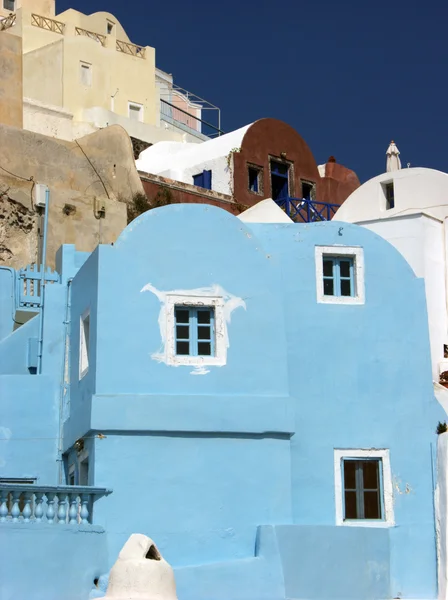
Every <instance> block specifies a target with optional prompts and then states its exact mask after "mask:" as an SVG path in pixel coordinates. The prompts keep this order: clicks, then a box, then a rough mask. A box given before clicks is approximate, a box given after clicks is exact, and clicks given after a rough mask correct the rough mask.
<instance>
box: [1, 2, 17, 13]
mask: <svg viewBox="0 0 448 600" xmlns="http://www.w3.org/2000/svg"><path fill="white" fill-rule="evenodd" d="M3 8H4V9H5V10H10V11H14V10H15V9H16V0H3Z"/></svg>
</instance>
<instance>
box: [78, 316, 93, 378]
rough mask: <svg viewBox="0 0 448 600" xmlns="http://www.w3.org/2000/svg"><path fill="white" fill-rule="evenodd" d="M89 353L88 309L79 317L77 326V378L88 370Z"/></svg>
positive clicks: (81, 376)
mask: <svg viewBox="0 0 448 600" xmlns="http://www.w3.org/2000/svg"><path fill="white" fill-rule="evenodd" d="M89 355H90V310H87V311H86V312H85V313H84V314H83V315H82V316H81V319H80V327H79V379H82V378H83V377H84V375H86V373H87V371H88V370H89Z"/></svg>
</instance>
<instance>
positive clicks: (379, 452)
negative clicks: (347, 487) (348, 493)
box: [334, 448, 395, 528]
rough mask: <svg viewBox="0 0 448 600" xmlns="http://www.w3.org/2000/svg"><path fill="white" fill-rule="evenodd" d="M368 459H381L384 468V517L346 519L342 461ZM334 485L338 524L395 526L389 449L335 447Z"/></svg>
mask: <svg viewBox="0 0 448 600" xmlns="http://www.w3.org/2000/svg"><path fill="white" fill-rule="evenodd" d="M346 458H348V459H359V460H363V459H368V458H375V459H380V460H381V468H382V490H381V492H382V494H383V498H382V506H383V508H384V518H383V519H347V520H344V501H343V496H342V495H343V493H344V475H343V471H342V461H343V460H344V459H346ZM334 487H335V500H336V525H343V526H344V527H380V528H381V527H393V526H394V525H395V521H394V498H393V487H392V471H391V468H390V454H389V450H388V449H385V448H382V449H378V448H370V449H361V448H357V449H353V448H350V449H335V451H334Z"/></svg>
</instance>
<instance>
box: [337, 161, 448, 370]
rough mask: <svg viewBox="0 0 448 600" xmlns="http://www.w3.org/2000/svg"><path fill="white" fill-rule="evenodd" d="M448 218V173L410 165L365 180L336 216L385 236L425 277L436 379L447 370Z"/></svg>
mask: <svg viewBox="0 0 448 600" xmlns="http://www.w3.org/2000/svg"><path fill="white" fill-rule="evenodd" d="M447 218H448V174H446V173H442V172H440V171H435V170H433V169H425V168H412V169H411V168H408V169H401V170H396V171H392V172H388V173H383V174H382V175H379V176H378V177H374V178H373V179H371V180H370V181H367V182H366V183H365V184H363V185H362V186H361V187H360V188H358V189H357V190H356V191H355V192H353V193H352V194H351V195H350V196H349V197H348V198H347V200H346V201H345V202H344V204H343V205H342V206H341V208H340V209H339V210H338V211H337V213H336V215H335V217H334V219H333V220H337V221H347V222H349V223H356V224H358V225H362V226H364V227H366V228H367V229H370V230H372V231H374V232H375V233H377V234H378V235H380V236H381V237H383V238H385V239H386V240H388V241H389V242H390V243H391V244H392V245H393V246H395V248H397V250H399V251H400V252H401V254H402V255H403V256H404V257H405V258H406V260H407V261H408V263H409V264H410V266H411V267H412V269H413V270H414V272H415V274H416V276H417V277H422V278H424V281H425V286H426V300H427V308H428V320H429V330H430V343H431V359H432V368H433V377H434V380H435V381H438V380H439V374H440V373H442V372H444V371H447V370H448V359H447V358H445V349H444V346H445V345H448V316H447V302H448V294H447V285H448V284H447V281H448V274H447V264H448V260H447V246H448V232H447ZM397 293H399V290H397ZM405 301H406V299H405V298H404V299H403V302H405ZM409 352H410V353H411V352H412V348H409Z"/></svg>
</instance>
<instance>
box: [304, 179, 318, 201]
mask: <svg viewBox="0 0 448 600" xmlns="http://www.w3.org/2000/svg"><path fill="white" fill-rule="evenodd" d="M301 185H302V198H303V200H315V199H316V184H315V183H312V182H311V181H302V182H301Z"/></svg>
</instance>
